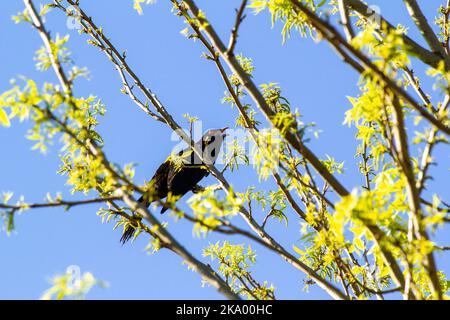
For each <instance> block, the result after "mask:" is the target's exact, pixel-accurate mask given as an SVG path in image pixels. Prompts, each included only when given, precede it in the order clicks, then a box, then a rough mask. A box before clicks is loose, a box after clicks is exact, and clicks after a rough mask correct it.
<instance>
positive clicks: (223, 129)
mask: <svg viewBox="0 0 450 320" xmlns="http://www.w3.org/2000/svg"><path fill="white" fill-rule="evenodd" d="M227 129H228V127H224V128H222V129H219V130H220V132H221V133H222V134H223V136H224V137H226V136H227V135H228V134H226V133H225V131H226V130H227Z"/></svg>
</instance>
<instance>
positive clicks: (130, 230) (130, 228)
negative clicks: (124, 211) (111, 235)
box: [120, 195, 150, 245]
mask: <svg viewBox="0 0 450 320" xmlns="http://www.w3.org/2000/svg"><path fill="white" fill-rule="evenodd" d="M145 198H146V197H144V195H142V196H141V197H140V198H139V199H138V202H140V203H143V204H145V206H146V207H148V206H150V203H149V201H148V200H146V199H145ZM141 220H142V218H141V217H140V216H138V215H136V214H133V215H132V216H131V221H130V223H128V224H127V225H126V227H125V230H124V231H123V233H122V236H121V237H120V242H121V243H122V245H124V244H125V243H127V242H128V241H130V239H132V238H133V236H134V233H135V232H136V229H137V227H138V221H139V222H140V221H141Z"/></svg>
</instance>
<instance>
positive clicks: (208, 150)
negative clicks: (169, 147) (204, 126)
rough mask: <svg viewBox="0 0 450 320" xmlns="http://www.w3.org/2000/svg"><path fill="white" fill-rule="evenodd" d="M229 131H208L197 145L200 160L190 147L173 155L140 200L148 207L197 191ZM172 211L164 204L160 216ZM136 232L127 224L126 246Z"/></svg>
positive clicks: (153, 178) (124, 239)
mask: <svg viewBox="0 0 450 320" xmlns="http://www.w3.org/2000/svg"><path fill="white" fill-rule="evenodd" d="M227 129H228V128H227V127H225V128H222V129H212V130H208V131H207V132H206V133H205V134H204V135H203V137H202V138H201V139H200V140H199V141H197V142H196V143H195V145H196V146H197V150H201V151H202V158H200V157H198V155H197V154H196V153H195V152H194V151H193V149H192V148H190V147H189V148H186V149H184V150H181V151H180V152H178V153H176V154H171V155H170V156H169V157H168V158H167V159H166V160H165V161H164V162H163V163H162V164H161V165H160V166H159V168H158V169H157V170H156V172H155V174H154V175H153V177H152V179H151V181H150V183H149V188H148V191H147V192H146V193H145V194H143V195H142V196H141V197H140V198H139V200H138V201H139V202H141V203H143V204H144V205H145V206H147V207H148V206H150V204H151V203H152V202H155V201H161V200H163V199H164V198H167V197H168V196H169V195H171V196H174V197H182V196H183V195H185V194H186V193H188V192H189V191H192V190H194V189H195V188H196V186H197V184H198V183H199V182H200V181H201V180H202V179H203V178H204V177H206V176H207V175H208V174H209V172H208V169H207V167H206V165H205V164H214V163H215V162H216V160H217V157H218V155H219V153H220V149H221V147H222V143H223V140H224V138H225V136H226V133H225V131H226V130H227ZM169 208H170V204H168V203H167V202H164V204H163V207H162V209H161V213H164V212H165V211H167V210H168V209H169ZM135 229H136V228H135V226H133V225H132V224H129V225H127V227H126V228H125V230H124V232H123V234H122V237H121V238H120V241H121V242H122V243H125V242H127V241H128V240H130V239H131V238H132V236H133V234H134V231H135Z"/></svg>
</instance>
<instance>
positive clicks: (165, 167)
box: [151, 160, 171, 199]
mask: <svg viewBox="0 0 450 320" xmlns="http://www.w3.org/2000/svg"><path fill="white" fill-rule="evenodd" d="M170 167H171V163H170V161H169V160H166V161H164V162H163V163H162V164H161V165H160V166H159V168H158V170H156V172H155V174H154V175H153V177H152V180H151V185H152V187H153V189H154V192H155V196H157V198H160V199H161V198H164V197H166V196H167V191H168V189H167V181H168V175H169V172H170Z"/></svg>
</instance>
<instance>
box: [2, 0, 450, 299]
mask: <svg viewBox="0 0 450 320" xmlns="http://www.w3.org/2000/svg"><path fill="white" fill-rule="evenodd" d="M422 2H423V7H424V9H425V11H426V13H427V15H428V17H430V18H433V17H434V16H435V11H436V10H437V8H436V7H437V4H433V5H432V4H431V1H422ZM112 3H114V4H112ZM239 3H240V2H239V1H237V0H233V1H206V0H202V1H198V5H199V6H200V7H201V8H203V9H204V11H206V13H207V16H208V17H209V18H210V20H211V21H212V23H213V24H214V26H215V27H216V29H218V31H219V32H220V34H221V35H222V36H223V37H225V39H228V34H229V30H230V29H231V26H232V24H233V22H234V8H235V7H237V6H238V5H239ZM372 3H374V4H378V5H379V6H380V7H381V8H382V11H381V12H382V14H383V15H384V16H386V17H387V18H389V19H390V20H391V21H392V22H393V23H403V24H405V25H407V26H411V23H410V20H409V19H408V17H407V16H406V12H405V10H404V7H403V4H402V3H401V2H400V1H395V2H394V1H387V0H384V1H373V2H372ZM435 3H438V1H436V2H435ZM82 5H83V8H84V9H85V10H86V11H87V12H88V13H89V14H90V15H91V16H92V17H93V18H94V20H95V21H96V23H97V24H98V25H100V26H102V27H103V28H104V31H105V33H106V34H107V35H108V36H109V37H110V38H111V39H112V41H113V43H115V44H116V46H117V47H118V48H119V49H120V50H127V57H128V62H129V64H130V65H131V66H132V67H133V68H134V69H135V70H136V71H137V74H138V75H139V76H140V77H141V79H142V80H143V81H144V83H145V84H146V85H147V86H148V87H150V88H151V89H152V90H153V91H154V92H155V93H157V95H158V97H159V98H160V99H161V100H162V101H163V103H164V104H165V105H166V106H167V108H168V110H169V112H171V113H172V114H174V115H175V117H176V119H177V120H178V122H179V123H183V117H182V114H184V113H189V114H191V115H195V116H198V117H199V118H200V119H201V120H202V121H203V126H204V128H213V127H223V126H230V127H232V126H233V124H234V120H233V117H234V116H235V113H234V112H235V111H231V110H230V108H229V107H228V106H226V105H222V104H221V102H220V101H221V98H222V96H223V92H224V90H225V88H224V86H223V83H222V81H221V80H220V78H219V77H218V76H217V71H216V68H215V66H214V65H213V64H212V63H210V62H208V61H206V60H205V59H202V58H200V56H201V53H202V52H203V48H202V47H201V46H200V44H199V43H194V42H193V41H189V40H186V38H184V37H183V36H182V35H181V34H180V31H181V30H182V29H184V28H185V25H184V23H183V22H182V21H181V19H180V18H178V17H176V16H175V15H173V13H171V10H170V8H171V7H170V4H169V1H164V0H158V2H157V3H156V4H154V5H151V6H147V7H145V8H144V15H143V16H138V14H137V13H136V12H135V11H134V10H133V9H132V1H131V0H130V1H114V2H111V1H106V0H97V1H95V4H93V2H89V1H82ZM0 9H1V11H0V12H1V13H0V15H1V18H0V43H1V47H2V50H0V61H2V62H3V63H2V66H1V72H0V91H1V92H3V91H5V90H6V89H8V88H9V83H8V81H9V80H10V79H11V78H15V77H17V76H18V75H25V76H27V77H30V78H33V79H35V80H36V81H37V82H39V83H43V82H44V81H54V82H56V79H55V77H54V75H53V73H52V72H51V71H49V72H46V73H40V72H38V71H36V68H35V65H34V61H33V57H34V52H35V51H36V50H37V49H39V48H40V46H41V42H40V39H39V37H38V35H37V33H36V32H35V31H33V30H32V29H31V28H30V26H28V25H26V24H20V25H15V24H14V23H13V21H12V20H11V19H10V17H11V15H13V14H16V13H17V12H19V11H21V10H22V2H21V1H1V3H0ZM399 12H400V13H399ZM333 19H334V18H333ZM47 26H48V28H49V29H50V30H51V31H52V35H53V36H54V35H55V34H56V33H59V34H61V35H65V34H70V41H69V43H68V46H69V48H70V50H71V52H72V58H73V60H74V61H75V62H76V64H77V65H78V66H80V67H84V66H85V67H87V68H88V69H89V70H90V73H91V76H90V80H80V81H79V82H78V83H77V84H76V88H75V92H76V94H77V95H79V96H88V95H89V94H95V95H97V96H98V97H100V98H101V99H102V100H103V102H104V103H105V105H106V107H107V114H106V116H105V117H104V118H103V119H102V122H101V125H100V132H101V133H102V135H103V138H104V140H105V142H106V152H107V154H108V156H109V158H110V159H111V160H113V161H114V162H117V163H121V164H124V163H129V162H134V163H138V164H139V165H138V167H137V171H136V182H138V183H142V182H143V181H144V179H149V178H150V177H151V175H152V174H153V172H154V170H156V168H157V166H158V165H159V164H160V163H161V162H162V161H164V159H165V158H166V157H167V155H168V154H169V152H170V150H171V149H172V147H173V146H174V143H173V142H172V141H170V136H171V131H170V129H168V128H167V127H166V126H164V125H162V124H160V123H156V122H155V121H153V120H151V119H150V118H149V117H147V116H145V115H144V114H143V113H142V112H141V111H140V110H139V109H138V108H137V107H136V106H135V105H134V104H133V103H132V102H131V100H129V98H128V97H127V96H124V95H123V94H121V93H120V81H119V78H118V75H117V74H116V71H115V70H114V69H113V67H112V64H111V63H110V62H109V61H108V60H107V59H106V58H105V57H104V56H103V54H101V53H100V52H98V50H96V49H95V48H93V47H90V46H88V45H87V44H86V38H85V37H84V36H80V35H79V34H78V33H77V32H76V31H74V30H69V29H68V28H67V27H66V18H65V17H62V15H61V13H59V12H56V11H54V12H51V13H50V14H49V15H48V16H47ZM410 29H411V30H410V35H412V36H413V37H415V38H416V39H419V41H420V42H422V41H421V39H420V38H419V37H418V34H417V32H416V31H415V28H414V27H411V28H410ZM236 50H237V51H238V52H242V53H244V54H245V55H246V56H248V57H251V58H252V59H253V62H254V65H255V68H256V69H255V81H256V82H257V83H268V82H277V83H279V84H280V85H281V87H282V89H283V93H284V96H285V97H287V98H288V99H289V100H290V102H291V104H292V106H294V107H298V108H299V110H300V111H301V113H302V114H303V115H304V119H305V121H307V122H310V121H314V122H315V123H316V124H317V128H318V129H320V130H322V133H321V136H320V139H319V140H314V139H313V140H312V141H311V143H310V146H311V148H312V149H313V150H314V151H315V152H316V153H317V154H318V155H320V156H321V157H324V156H325V155H327V154H328V155H332V156H333V157H335V158H336V159H337V160H338V161H345V169H346V171H345V175H344V177H343V180H344V181H345V185H346V186H347V187H348V188H350V189H351V188H353V187H356V186H358V185H360V184H361V183H362V178H361V177H360V175H359V174H358V173H357V161H355V159H354V153H355V148H356V144H355V141H354V138H353V137H354V133H355V132H354V130H353V129H351V128H348V127H346V126H343V125H342V122H343V120H344V112H345V111H346V110H347V109H348V108H349V103H348V101H347V99H346V96H347V95H351V96H356V95H357V93H358V89H357V86H356V85H355V84H356V83H357V80H358V77H357V75H356V74H355V73H354V72H353V71H352V70H351V69H350V68H349V67H348V66H346V65H344V64H343V63H342V62H341V61H340V60H339V58H338V57H337V56H336V55H335V53H334V52H333V50H332V49H330V48H329V47H328V45H326V44H325V43H320V44H315V43H314V42H312V41H311V40H309V39H301V38H300V37H299V36H297V35H294V36H293V38H292V39H291V40H289V41H288V42H287V43H286V44H285V45H284V46H283V45H282V43H281V35H280V26H279V25H278V26H276V27H275V28H272V27H271V22H270V18H269V16H268V15H267V14H265V13H264V14H260V15H257V16H254V15H253V14H250V13H249V14H248V18H247V19H246V20H245V22H244V24H243V27H242V29H241V33H240V37H239V39H238V47H237V49H236ZM416 71H417V72H418V74H419V75H421V74H423V71H424V70H422V69H420V68H417V69H416ZM424 80H425V79H424ZM424 86H425V87H426V88H427V89H430V88H431V82H430V81H428V80H425V81H424ZM434 98H435V97H434ZM28 128H29V124H27V123H22V124H21V123H19V122H17V121H13V123H12V127H11V128H8V129H6V128H1V127H0V145H1V146H2V150H3V154H2V156H0V191H14V192H15V194H16V195H24V196H25V199H26V200H27V201H30V202H35V201H42V200H43V199H44V198H45V195H46V193H47V192H51V193H52V194H55V193H56V192H59V191H61V192H62V193H63V195H64V196H65V198H69V197H70V193H69V192H68V187H67V186H65V179H64V178H63V177H60V176H58V175H57V174H56V170H57V168H58V166H59V159H58V145H55V146H54V147H52V148H51V149H50V151H49V153H48V154H47V155H45V156H43V155H41V154H39V153H37V152H32V151H30V149H31V146H32V143H31V142H30V141H27V140H26V139H25V138H24V137H25V135H26V131H27V129H28ZM448 151H449V149H448V148H447V149H446V148H437V149H436V153H435V155H436V157H438V158H440V159H442V160H443V162H446V163H447V165H443V164H441V166H439V167H435V168H433V172H434V173H435V174H437V179H436V180H435V181H433V186H434V187H435V188H439V189H442V190H445V191H443V193H442V194H441V195H442V196H443V197H444V198H446V199H449V196H450V193H449V191H448V182H447V181H448V178H449V174H448V160H449V159H448V155H449V152H448ZM227 178H228V179H229V181H230V182H231V183H232V184H233V185H234V186H235V189H236V190H239V191H243V190H245V189H246V188H247V186H249V185H253V184H254V185H257V186H258V187H261V188H262V189H266V188H270V187H272V184H271V183H270V182H268V183H262V184H260V183H259V182H258V180H257V178H256V177H255V175H254V173H253V172H252V170H251V169H250V168H244V169H243V170H241V171H239V173H238V174H229V175H228V176H227ZM213 182H214V180H213V179H212V178H208V179H207V180H205V182H203V184H207V183H213ZM15 199H16V198H15ZM186 199H187V197H185V198H183V199H182V200H181V203H182V205H181V207H182V208H186V205H185V204H184V203H185V201H186ZM96 209H97V207H96V206H85V207H78V208H73V209H71V210H70V211H69V212H64V211H63V210H60V209H44V210H36V211H27V212H25V213H23V214H22V215H20V216H19V217H18V218H17V219H16V225H17V230H16V231H15V232H14V233H13V234H12V235H11V236H10V237H7V235H6V234H5V233H3V232H2V233H0V252H1V255H2V263H1V264H0V298H4V299H5V298H7V299H11V298H20V299H22V298H26V299H35V298H38V297H39V296H40V295H41V294H42V292H43V291H44V290H45V289H46V288H47V287H48V286H49V284H48V282H47V279H48V278H49V277H51V276H52V275H54V274H56V273H62V272H64V270H65V268H66V267H67V266H69V265H78V266H80V268H81V270H82V271H91V272H92V273H94V275H95V276H96V277H97V278H99V279H102V280H106V281H107V282H109V284H110V286H109V288H107V289H99V288H96V289H94V290H93V291H92V292H91V293H90V294H89V296H88V298H91V299H120V298H122V299H165V298H179V299H182V298H185V299H197V298H203V299H213V298H222V296H220V295H219V294H218V293H216V291H215V290H214V289H213V288H210V287H203V288H202V287H201V283H200V277H199V276H198V275H197V274H195V273H193V272H191V271H188V270H187V268H186V266H183V265H182V261H181V259H179V258H178V257H177V256H175V255H173V254H171V253H169V252H165V251H162V252H160V253H158V254H156V255H148V254H147V253H146V252H145V250H144V248H145V246H146V244H147V242H148V238H146V237H145V236H141V237H140V238H139V239H138V240H137V241H136V242H135V243H134V244H132V245H126V246H124V247H122V246H121V245H120V244H119V241H118V239H119V238H120V231H118V230H117V231H112V227H113V225H112V224H102V223H101V219H100V218H99V217H97V216H96V215H95V212H96ZM158 217H159V216H158ZM288 217H289V218H290V223H289V226H288V227H285V226H284V225H283V224H278V223H276V222H273V223H271V224H270V225H269V227H268V230H269V232H270V233H272V234H273V235H274V236H275V237H277V238H278V239H280V241H281V243H282V244H283V245H285V246H286V247H287V248H289V249H290V248H291V247H292V245H293V244H296V243H297V244H298V240H299V233H298V230H299V228H300V225H299V222H298V221H297V219H295V216H294V215H293V214H292V213H291V212H288ZM160 218H161V220H162V221H168V222H169V226H170V231H171V232H172V233H173V234H174V235H175V237H177V238H178V239H179V240H180V241H182V242H183V243H186V244H187V246H188V247H189V248H191V249H192V251H193V252H194V254H195V255H196V256H198V257H200V256H201V249H202V247H204V246H205V244H207V243H208V242H211V243H213V242H216V241H217V240H219V239H221V237H217V236H216V235H210V236H208V237H207V238H206V239H197V238H194V237H192V225H191V224H189V223H186V222H183V221H181V222H175V221H174V220H173V219H172V218H171V217H170V216H169V215H165V216H161V217H160ZM261 218H262V217H261ZM439 238H440V239H445V236H444V235H440V236H439ZM447 238H448V237H447ZM228 240H230V241H231V242H233V243H242V239H240V238H237V237H232V238H229V239H228ZM447 245H448V243H447ZM255 248H256V249H257V252H258V261H259V264H260V266H259V267H258V266H257V267H256V268H255V270H254V274H255V276H256V278H257V279H259V280H267V281H268V282H269V283H273V284H274V286H275V287H276V288H277V291H276V294H277V297H278V298H286V299H319V298H328V296H327V295H326V294H325V293H323V292H322V291H321V290H320V289H318V288H317V287H312V288H311V290H310V292H309V293H305V292H304V291H302V287H303V284H302V279H303V278H304V277H303V275H302V274H301V273H300V272H299V271H297V270H295V269H294V268H293V267H291V266H290V265H289V264H287V263H285V262H284V261H283V260H282V259H280V258H278V257H277V256H275V255H273V254H271V253H267V252H265V251H264V250H258V249H260V248H259V247H258V246H255ZM439 260H440V261H442V263H441V268H443V269H444V270H446V271H447V272H448V271H450V260H449V259H448V258H447V259H444V258H443V257H442V258H439Z"/></svg>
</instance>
